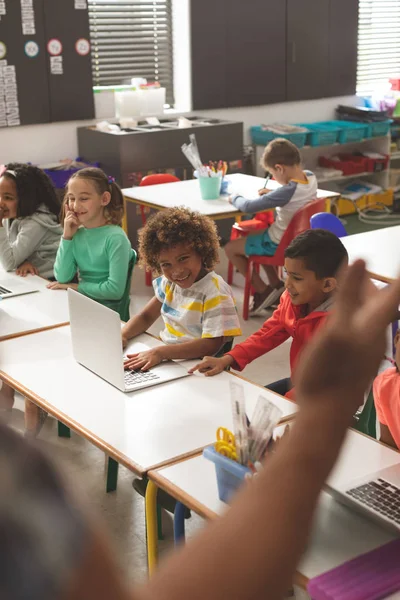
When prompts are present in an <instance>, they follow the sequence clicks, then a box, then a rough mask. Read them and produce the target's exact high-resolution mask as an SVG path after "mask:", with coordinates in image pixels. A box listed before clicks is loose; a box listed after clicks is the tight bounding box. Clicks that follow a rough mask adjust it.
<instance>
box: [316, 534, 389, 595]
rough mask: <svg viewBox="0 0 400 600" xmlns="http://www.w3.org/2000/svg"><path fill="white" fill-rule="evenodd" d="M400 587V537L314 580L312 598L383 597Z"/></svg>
mask: <svg viewBox="0 0 400 600" xmlns="http://www.w3.org/2000/svg"><path fill="white" fill-rule="evenodd" d="M398 590H400V539H398V540H394V541H393V542H389V544H385V545H384V546H381V547H380V548H376V549H375V550H372V551H371V552H368V553H367V554H362V555H361V556H358V557H357V558H354V559H353V560H350V561H349V562H346V563H344V564H343V565H340V567H336V568H335V569H332V570H331V571H328V572H327V573H323V574H322V575H318V577H314V579H310V581H309V582H308V586H307V591H308V593H309V594H310V596H311V598H312V600H380V598H386V597H387V596H389V595H390V594H394V592H397V591H398Z"/></svg>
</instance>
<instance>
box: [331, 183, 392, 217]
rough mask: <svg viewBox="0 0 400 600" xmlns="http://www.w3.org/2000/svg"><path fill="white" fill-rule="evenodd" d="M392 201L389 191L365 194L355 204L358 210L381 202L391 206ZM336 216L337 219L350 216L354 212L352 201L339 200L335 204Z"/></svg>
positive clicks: (390, 191)
mask: <svg viewBox="0 0 400 600" xmlns="http://www.w3.org/2000/svg"><path fill="white" fill-rule="evenodd" d="M393 199H394V192H393V190H391V189H388V190H385V191H383V192H382V193H380V194H365V195H364V196H361V197H360V198H358V199H357V200H355V203H356V205H357V207H358V208H359V209H363V208H367V206H371V205H373V204H376V203H378V202H381V203H382V204H384V205H385V206H392V204H393ZM335 207H336V211H334V212H336V214H337V216H339V217H342V216H345V215H352V214H354V213H355V212H356V208H355V205H354V202H353V201H352V200H348V199H347V198H339V199H338V200H336V202H335Z"/></svg>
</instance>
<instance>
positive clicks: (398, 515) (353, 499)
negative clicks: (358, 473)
mask: <svg viewBox="0 0 400 600" xmlns="http://www.w3.org/2000/svg"><path fill="white" fill-rule="evenodd" d="M360 460H362V459H361V457H360ZM326 487H327V488H328V490H329V491H330V492H331V493H332V494H333V495H334V496H335V497H337V499H338V500H339V501H340V502H342V503H344V504H347V505H349V506H351V507H352V508H354V509H356V510H357V511H359V512H362V513H365V514H366V515H368V516H369V517H370V518H372V519H374V520H376V521H379V523H380V524H381V525H384V526H385V527H387V528H389V529H391V530H394V531H397V533H399V532H400V456H399V463H398V464H394V465H392V466H390V467H386V468H384V469H381V470H379V471H375V472H371V473H370V474H368V475H365V476H363V477H360V478H355V479H353V480H351V481H348V482H347V483H343V484H341V483H339V484H336V483H333V484H332V483H329V482H328V483H327V484H326Z"/></svg>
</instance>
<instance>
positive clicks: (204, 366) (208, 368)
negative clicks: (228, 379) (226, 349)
mask: <svg viewBox="0 0 400 600" xmlns="http://www.w3.org/2000/svg"><path fill="white" fill-rule="evenodd" d="M232 364H233V358H232V357H231V356H230V355H229V354H226V355H225V356H222V357H221V358H217V357H216V356H205V357H204V358H203V360H202V361H201V362H200V363H198V364H197V365H195V366H194V367H192V368H191V369H189V371H188V372H189V373H194V372H195V371H199V372H200V373H204V375H205V376H206V377H212V376H213V375H218V373H222V371H225V369H227V368H228V367H230V366H231V365H232Z"/></svg>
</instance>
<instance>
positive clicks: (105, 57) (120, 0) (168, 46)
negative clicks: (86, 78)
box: [88, 0, 174, 105]
mask: <svg viewBox="0 0 400 600" xmlns="http://www.w3.org/2000/svg"><path fill="white" fill-rule="evenodd" d="M88 6H89V22H90V38H91V44H92V71H93V85H96V86H99V85H121V84H122V83H127V82H128V80H130V79H131V78H132V77H145V78H146V79H147V80H148V81H149V82H151V81H158V82H159V83H160V85H161V86H162V87H165V88H166V90H167V102H168V103H169V104H171V105H172V104H173V96H174V93H173V65H172V7H171V0H154V1H150V0H147V1H146V0H89V2H88Z"/></svg>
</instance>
